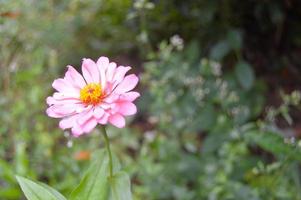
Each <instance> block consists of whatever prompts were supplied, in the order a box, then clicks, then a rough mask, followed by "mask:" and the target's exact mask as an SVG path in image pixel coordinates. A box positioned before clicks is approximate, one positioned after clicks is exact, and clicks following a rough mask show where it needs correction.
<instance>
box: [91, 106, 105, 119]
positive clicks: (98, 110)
mask: <svg viewBox="0 0 301 200" xmlns="http://www.w3.org/2000/svg"><path fill="white" fill-rule="evenodd" d="M104 113H105V111H104V110H103V109H102V108H100V107H96V108H94V112H93V116H94V117H95V118H96V119H100V118H101V117H102V116H103V114H104Z"/></svg>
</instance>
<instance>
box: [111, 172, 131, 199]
mask: <svg viewBox="0 0 301 200" xmlns="http://www.w3.org/2000/svg"><path fill="white" fill-rule="evenodd" d="M110 184H111V194H112V196H111V197H112V200H132V193H131V181H130V178H129V176H128V175H127V173H125V172H124V171H119V172H117V173H116V174H115V175H114V177H113V178H112V179H111V181H110Z"/></svg>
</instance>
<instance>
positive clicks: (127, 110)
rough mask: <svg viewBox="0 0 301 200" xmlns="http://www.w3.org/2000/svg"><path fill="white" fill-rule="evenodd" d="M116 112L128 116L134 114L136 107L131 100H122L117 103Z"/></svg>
mask: <svg viewBox="0 0 301 200" xmlns="http://www.w3.org/2000/svg"><path fill="white" fill-rule="evenodd" d="M118 107H119V110H118V112H119V113H120V114H122V115H125V116H129V115H134V114H136V112H137V107H136V106H135V104H133V103H131V102H122V103H119V104H118Z"/></svg>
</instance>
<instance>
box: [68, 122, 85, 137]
mask: <svg viewBox="0 0 301 200" xmlns="http://www.w3.org/2000/svg"><path fill="white" fill-rule="evenodd" d="M71 132H72V135H73V136H74V137H79V136H80V135H82V134H83V133H84V130H83V129H82V127H81V126H79V125H78V124H75V125H74V126H73V127H72V129H71Z"/></svg>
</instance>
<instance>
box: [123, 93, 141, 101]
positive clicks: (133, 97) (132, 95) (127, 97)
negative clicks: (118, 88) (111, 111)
mask: <svg viewBox="0 0 301 200" xmlns="http://www.w3.org/2000/svg"><path fill="white" fill-rule="evenodd" d="M138 97H140V94H139V93H138V92H127V93H124V94H121V95H120V100H121V101H135V100H136V99H137V98H138Z"/></svg>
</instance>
